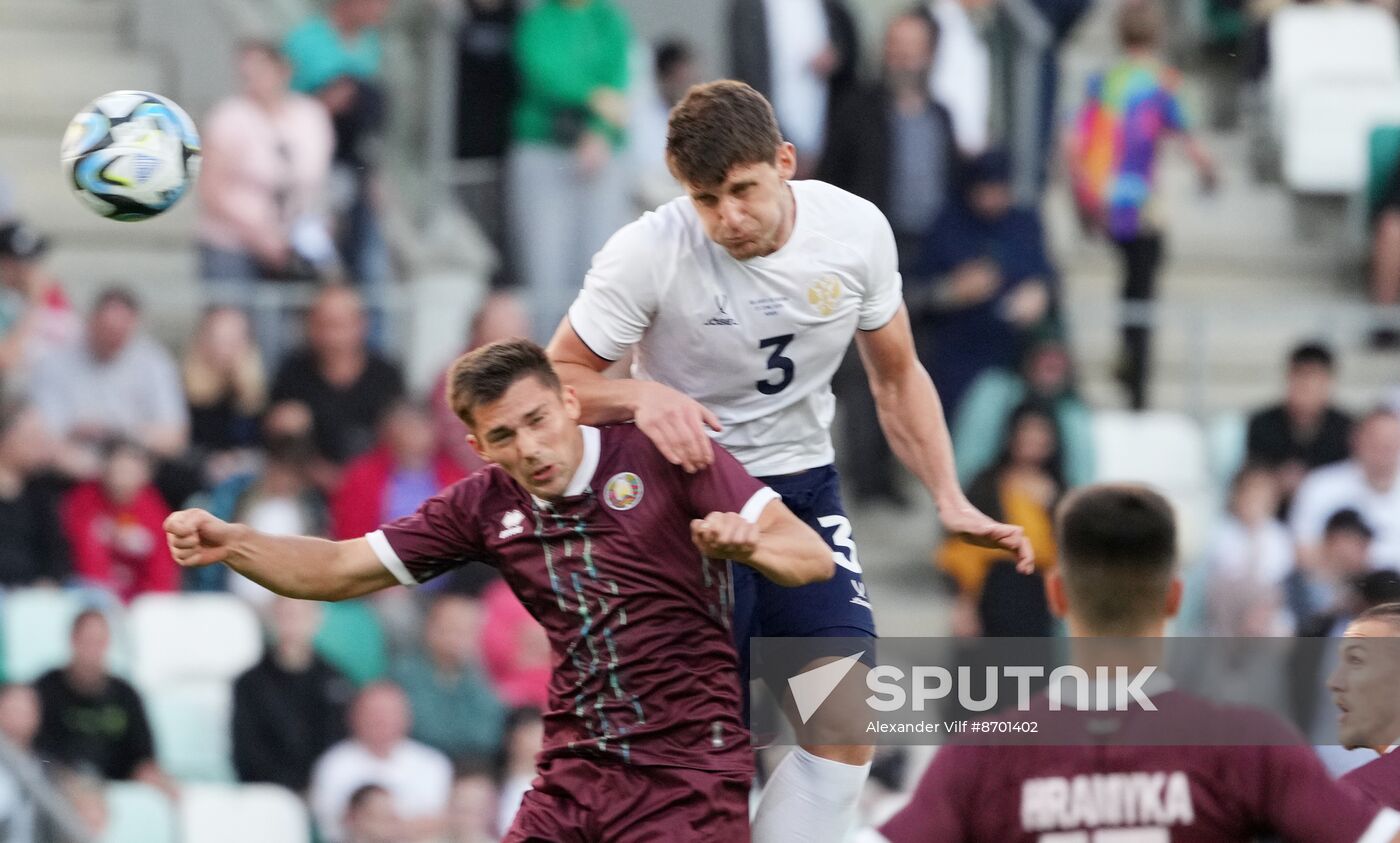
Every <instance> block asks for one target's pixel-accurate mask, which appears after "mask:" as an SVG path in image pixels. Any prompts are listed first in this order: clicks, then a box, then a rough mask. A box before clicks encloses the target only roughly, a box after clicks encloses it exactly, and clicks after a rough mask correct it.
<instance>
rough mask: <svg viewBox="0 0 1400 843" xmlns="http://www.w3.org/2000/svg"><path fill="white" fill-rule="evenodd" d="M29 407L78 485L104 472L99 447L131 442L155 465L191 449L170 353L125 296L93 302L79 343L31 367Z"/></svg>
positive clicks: (117, 293)
mask: <svg viewBox="0 0 1400 843" xmlns="http://www.w3.org/2000/svg"><path fill="white" fill-rule="evenodd" d="M31 394H32V396H33V400H34V405H35V406H36V407H38V409H39V412H40V413H41V414H42V415H43V417H44V422H45V424H47V425H48V427H49V430H51V431H52V432H53V433H55V434H56V435H58V436H59V437H60V438H61V439H62V441H63V445H62V446H61V447H60V448H59V451H58V455H59V466H60V468H62V469H63V470H64V471H65V472H66V473H68V474H71V475H73V476H75V477H78V478H82V479H89V478H92V477H95V476H96V475H97V474H98V472H99V471H100V470H101V465H102V463H101V459H100V454H99V446H100V444H101V443H102V442H103V441H104V440H106V439H108V438H109V437H111V436H114V435H117V436H124V437H127V438H130V439H133V440H135V441H136V442H138V443H140V444H141V445H142V446H144V447H145V448H146V449H147V450H149V451H150V452H151V453H152V454H153V455H155V456H156V457H157V458H159V459H163V460H169V459H173V458H176V457H178V456H180V455H181V454H183V453H184V452H185V450H186V448H187V447H188V445H189V411H188V408H187V407H186V406H185V396H184V393H183V391H182V390H181V388H180V373H179V369H178V368H177V367H176V364H175V360H174V358H173V357H171V355H170V352H169V351H166V350H165V348H164V347H163V346H161V345H160V343H158V342H156V341H155V340H154V339H152V338H151V337H150V336H149V335H147V334H146V333H145V331H144V330H143V328H142V325H141V307H140V304H139V302H138V301H137V299H136V296H135V295H134V294H132V292H131V291H130V290H127V289H125V288H123V287H111V288H108V289H107V290H105V291H104V292H102V293H101V294H100V295H99V296H98V297H97V302H96V303H95V304H94V305H93V308H92V312H91V314H90V315H89V317H88V322H87V330H86V333H85V335H84V337H83V339H82V341H81V342H79V343H77V344H75V345H73V346H71V347H68V348H64V349H62V350H60V351H56V352H54V353H53V354H51V355H49V356H48V357H46V358H45V359H44V360H43V361H42V362H41V363H40V364H39V365H38V366H37V367H36V369H35V376H34V381H33V385H32V386H31Z"/></svg>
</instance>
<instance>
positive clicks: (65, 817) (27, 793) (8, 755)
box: [0, 735, 96, 843]
mask: <svg viewBox="0 0 1400 843" xmlns="http://www.w3.org/2000/svg"><path fill="white" fill-rule="evenodd" d="M0 769H3V770H4V771H5V772H6V773H8V774H9V775H10V776H11V777H12V778H13V779H14V780H15V783H16V784H17V785H18V786H19V790H20V794H21V797H22V798H25V799H28V800H30V801H31V802H32V803H33V805H34V808H35V810H36V812H37V813H38V814H39V816H40V817H41V818H42V819H43V820H45V821H47V823H48V825H49V827H50V828H52V830H53V833H54V834H55V835H56V836H57V839H56V840H54V839H52V838H47V840H48V843H96V838H95V837H93V836H92V835H91V834H90V833H88V830H87V828H86V827H85V826H84V825H83V822H82V820H81V819H80V818H79V816H78V813H77V811H75V810H74V809H73V806H72V805H69V804H68V800H66V799H64V798H63V796H62V795H61V794H60V793H59V792H58V790H57V788H55V787H54V786H53V784H52V783H51V782H49V780H48V779H46V778H44V776H43V774H42V773H41V772H39V770H38V767H37V765H36V764H35V763H34V762H33V761H31V760H30V759H29V758H27V757H26V756H25V755H24V753H23V752H21V751H20V750H19V749H18V748H17V747H16V746H15V745H14V744H12V743H11V742H10V740H9V738H6V737H4V736H3V735H0Z"/></svg>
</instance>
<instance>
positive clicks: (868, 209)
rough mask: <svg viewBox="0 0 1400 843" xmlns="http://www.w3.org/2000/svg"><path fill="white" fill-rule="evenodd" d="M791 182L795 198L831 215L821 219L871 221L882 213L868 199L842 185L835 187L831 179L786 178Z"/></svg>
mask: <svg viewBox="0 0 1400 843" xmlns="http://www.w3.org/2000/svg"><path fill="white" fill-rule="evenodd" d="M789 184H791V185H792V189H793V192H794V194H795V195H796V196H797V201H798V202H799V203H800V204H801V205H802V206H803V207H804V209H806V208H810V209H813V210H815V211H816V212H817V213H818V214H819V215H822V216H826V215H829V216H830V217H831V218H832V219H830V220H823V219H820V218H819V220H818V221H820V222H827V221H829V222H832V223H834V224H837V225H839V224H840V223H842V222H843V221H845V220H844V219H843V218H847V217H848V218H850V221H852V222H855V223H867V224H872V223H876V222H881V221H883V220H884V219H885V215H884V214H883V213H881V211H880V209H879V208H878V207H876V205H875V203H874V202H871V201H870V200H869V199H865V198H863V197H860V196H857V195H855V194H854V193H852V192H850V191H849V190H846V189H844V188H840V187H837V186H836V185H834V184H831V183H830V182H824V181H818V180H816V179H807V180H804V181H793V182H789Z"/></svg>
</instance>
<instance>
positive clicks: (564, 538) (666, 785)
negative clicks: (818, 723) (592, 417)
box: [166, 340, 834, 843]
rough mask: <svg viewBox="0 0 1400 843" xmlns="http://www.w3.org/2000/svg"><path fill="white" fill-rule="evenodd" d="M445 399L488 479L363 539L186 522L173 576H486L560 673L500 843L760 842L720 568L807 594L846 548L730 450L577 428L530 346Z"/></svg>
mask: <svg viewBox="0 0 1400 843" xmlns="http://www.w3.org/2000/svg"><path fill="white" fill-rule="evenodd" d="M448 383H449V389H450V390H451V392H450V395H451V403H452V407H453V409H454V410H455V411H456V412H457V414H458V415H459V416H460V417H461V418H462V420H463V421H464V422H465V423H466V425H467V428H468V429H469V430H470V432H471V433H470V437H469V441H470V442H471V444H472V447H473V448H475V449H476V450H477V452H478V453H480V454H481V456H482V458H483V459H485V460H486V461H487V462H489V463H493V465H490V466H488V467H487V468H485V469H482V470H481V471H479V472H477V473H475V474H473V475H472V476H470V477H468V478H466V479H464V480H462V481H460V482H458V483H456V484H454V485H453V486H450V487H449V488H447V489H446V490H445V491H443V492H441V493H440V494H438V495H437V496H436V497H433V498H431V499H429V500H428V501H427V502H425V503H424V504H423V506H422V508H420V509H419V510H418V512H417V513H415V514H414V515H410V516H407V517H405V518H401V519H399V520H397V521H394V522H393V523H390V524H386V525H384V526H383V527H382V528H381V529H379V530H376V531H374V532H372V533H370V534H368V535H367V536H365V537H363V538H358V539H353V540H350V541H341V542H330V541H324V540H321V539H313V538H302V537H280V536H270V535H265V534H262V533H258V532H255V531H254V530H252V529H250V528H248V527H246V526H244V525H240V524H229V523H225V522H223V521H221V520H219V519H218V518H215V517H214V516H212V515H210V514H209V513H207V512H204V511H202V510H186V511H184V512H178V513H175V514H174V515H171V516H170V518H169V519H168V520H167V521H166V532H167V533H168V537H169V542H170V546H171V549H172V551H173V552H174V554H175V558H176V560H177V561H179V562H180V564H181V565H184V566H187V567H190V566H200V565H209V564H213V563H216V562H223V563H225V564H227V565H228V566H229V567H230V568H232V569H234V570H235V571H238V572H239V573H241V574H243V575H244V576H245V577H248V578H249V579H251V580H253V581H255V582H258V583H260V584H262V585H264V586H266V587H267V588H269V589H271V590H273V591H275V592H277V593H279V594H283V595H286V596H288V597H296V598H301V599H310V600H343V599H347V598H351V597H358V596H360V595H363V594H367V593H369V592H371V591H375V590H377V589H381V588H387V587H389V586H391V585H394V584H396V583H401V584H403V585H407V586H413V585H417V584H418V583H421V582H424V581H426V580H428V579H431V578H432V577H434V576H437V575H439V574H441V573H444V572H445V571H448V570H451V569H452V568H455V567H458V566H460V565H463V564H466V563H467V562H469V561H472V560H480V561H484V562H486V563H488V564H491V565H493V566H495V567H497V568H499V569H500V571H501V574H502V576H503V577H504V578H505V580H506V582H507V583H508V584H509V585H510V587H511V589H512V590H513V591H514V592H515V594H516V596H518V597H519V598H520V600H521V602H522V603H523V604H524V605H525V606H526V608H528V609H529V610H530V613H531V614H532V615H534V616H535V618H536V619H537V620H539V621H540V623H541V624H542V625H543V626H544V628H545V630H546V632H547V634H548V636H549V640H550V646H551V648H552V649H553V654H554V661H555V670H554V676H553V678H552V679H551V682H550V688H549V695H550V697H549V711H548V712H547V714H546V715H545V740H544V750H543V752H541V754H540V756H539V759H538V770H539V778H538V779H537V780H536V781H535V784H534V789H533V790H531V791H530V792H529V793H528V794H527V795H526V796H525V799H524V803H523V804H522V806H521V809H520V811H519V813H518V814H517V815H516V819H515V823H514V824H513V826H512V829H511V832H510V833H509V834H508V835H507V836H506V840H507V841H511V843H520V842H521V841H546V840H547V841H563V840H574V841H590V842H592V841H596V842H597V843H602V841H608V843H613V842H614V841H622V842H623V843H626V841H642V840H667V841H695V843H700V842H701V841H705V842H706V843H709V841H715V840H736V841H737V840H747V839H748V834H749V819H748V794H749V789H750V786H751V782H752V777H753V753H752V749H751V747H750V746H749V739H748V731H747V729H746V728H745V727H744V722H743V716H742V706H741V699H742V697H741V693H740V688H739V681H738V678H739V674H738V669H737V661H736V656H735V652H734V644H733V639H732V633H731V630H730V628H729V618H730V615H729V603H728V601H729V597H730V582H729V575H728V573H727V572H728V570H729V565H728V563H727V562H724V561H722V560H726V559H737V560H739V561H740V562H742V563H744V564H745V565H746V566H750V567H752V568H753V569H755V570H757V571H759V572H760V573H761V574H762V575H763V576H767V577H772V578H774V579H775V580H777V581H778V582H782V583H784V584H786V585H800V584H803V583H810V582H815V581H818V580H822V579H825V578H827V577H830V576H831V574H832V570H833V568H834V565H833V563H832V559H831V550H830V549H829V548H828V547H827V545H826V544H825V543H824V542H823V541H822V540H821V538H820V537H819V536H818V535H817V534H816V533H815V532H814V531H812V530H811V529H810V528H808V527H807V526H806V525H805V524H803V523H802V522H801V521H799V520H798V519H797V518H796V517H794V516H793V515H792V513H791V512H789V511H788V509H787V507H786V506H784V505H783V504H782V502H781V501H780V500H778V496H777V495H776V494H775V493H774V492H773V491H772V490H771V489H768V488H767V487H765V486H763V485H762V484H761V483H759V482H758V481H757V480H754V479H753V478H752V477H751V476H750V475H749V474H748V473H747V472H745V471H744V470H743V468H741V467H740V466H739V464H738V463H737V462H736V461H735V460H734V458H733V457H731V456H729V455H728V454H727V453H724V452H723V451H722V450H720V449H719V448H718V447H717V446H716V449H715V453H714V454H713V455H712V456H711V459H710V467H709V468H708V469H706V470H704V471H700V472H697V473H694V474H687V473H686V472H684V471H682V470H681V469H679V468H677V467H675V466H673V465H671V464H670V463H669V462H667V461H666V459H665V458H664V457H662V456H661V454H660V453H659V452H658V451H657V450H656V449H655V448H654V447H653V446H652V445H651V443H650V442H648V441H647V439H646V437H645V436H643V435H642V433H641V432H639V431H637V430H636V428H635V427H633V426H631V425H619V426H614V427H605V428H602V429H598V428H591V427H584V426H581V425H579V424H578V414H579V406H578V401H577V399H576V398H575V397H574V394H573V391H572V390H570V389H568V388H566V387H561V385H560V383H559V380H558V378H557V376H556V375H555V373H554V371H553V369H552V368H551V367H550V365H549V360H548V358H547V357H546V356H545V352H544V349H542V348H540V347H539V346H537V345H534V344H533V343H530V342H527V341H524V340H518V341H512V342H503V343H495V344H493V345H489V346H486V347H483V348H481V349H478V350H476V351H473V352H472V353H470V354H468V355H465V356H464V357H462V358H461V359H459V360H458V361H457V363H456V364H455V365H454V367H453V369H452V371H451V374H450V377H449V381H448Z"/></svg>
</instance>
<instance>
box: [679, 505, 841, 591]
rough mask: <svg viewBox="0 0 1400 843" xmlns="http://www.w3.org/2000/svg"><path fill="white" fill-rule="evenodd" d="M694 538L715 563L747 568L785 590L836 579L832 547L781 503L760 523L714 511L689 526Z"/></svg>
mask: <svg viewBox="0 0 1400 843" xmlns="http://www.w3.org/2000/svg"><path fill="white" fill-rule="evenodd" d="M690 538H691V541H693V542H695V546H696V547H697V548H699V549H700V552H701V553H703V554H705V556H707V557H709V558H711V559H732V560H734V561H735V562H739V563H742V564H744V565H748V566H749V567H751V568H753V569H754V570H756V571H758V572H759V573H760V574H762V575H763V576H765V577H767V578H768V579H770V580H772V581H773V582H775V583H777V584H778V585H781V586H787V587H793V586H799V585H807V584H808V583H814V582H822V581H825V580H829V579H831V575H832V574H833V573H835V571H836V564H835V562H834V561H833V560H832V556H831V548H830V547H828V546H827V544H826V542H825V541H823V540H822V538H821V536H818V535H817V534H816V531H814V530H813V529H812V528H811V527H808V526H807V525H806V524H804V523H802V521H801V520H800V519H799V518H798V517H797V516H796V515H793V514H792V511H791V510H789V509H788V508H787V507H786V506H784V505H783V504H782V502H781V501H778V500H772V501H769V502H768V505H767V506H765V507H764V508H763V512H762V513H761V514H760V515H759V517H758V520H757V521H756V522H749V521H747V520H745V519H744V517H743V516H742V515H739V514H738V513H736V512H712V513H710V514H709V515H707V516H705V517H704V518H698V519H696V520H694V521H692V522H690Z"/></svg>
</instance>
